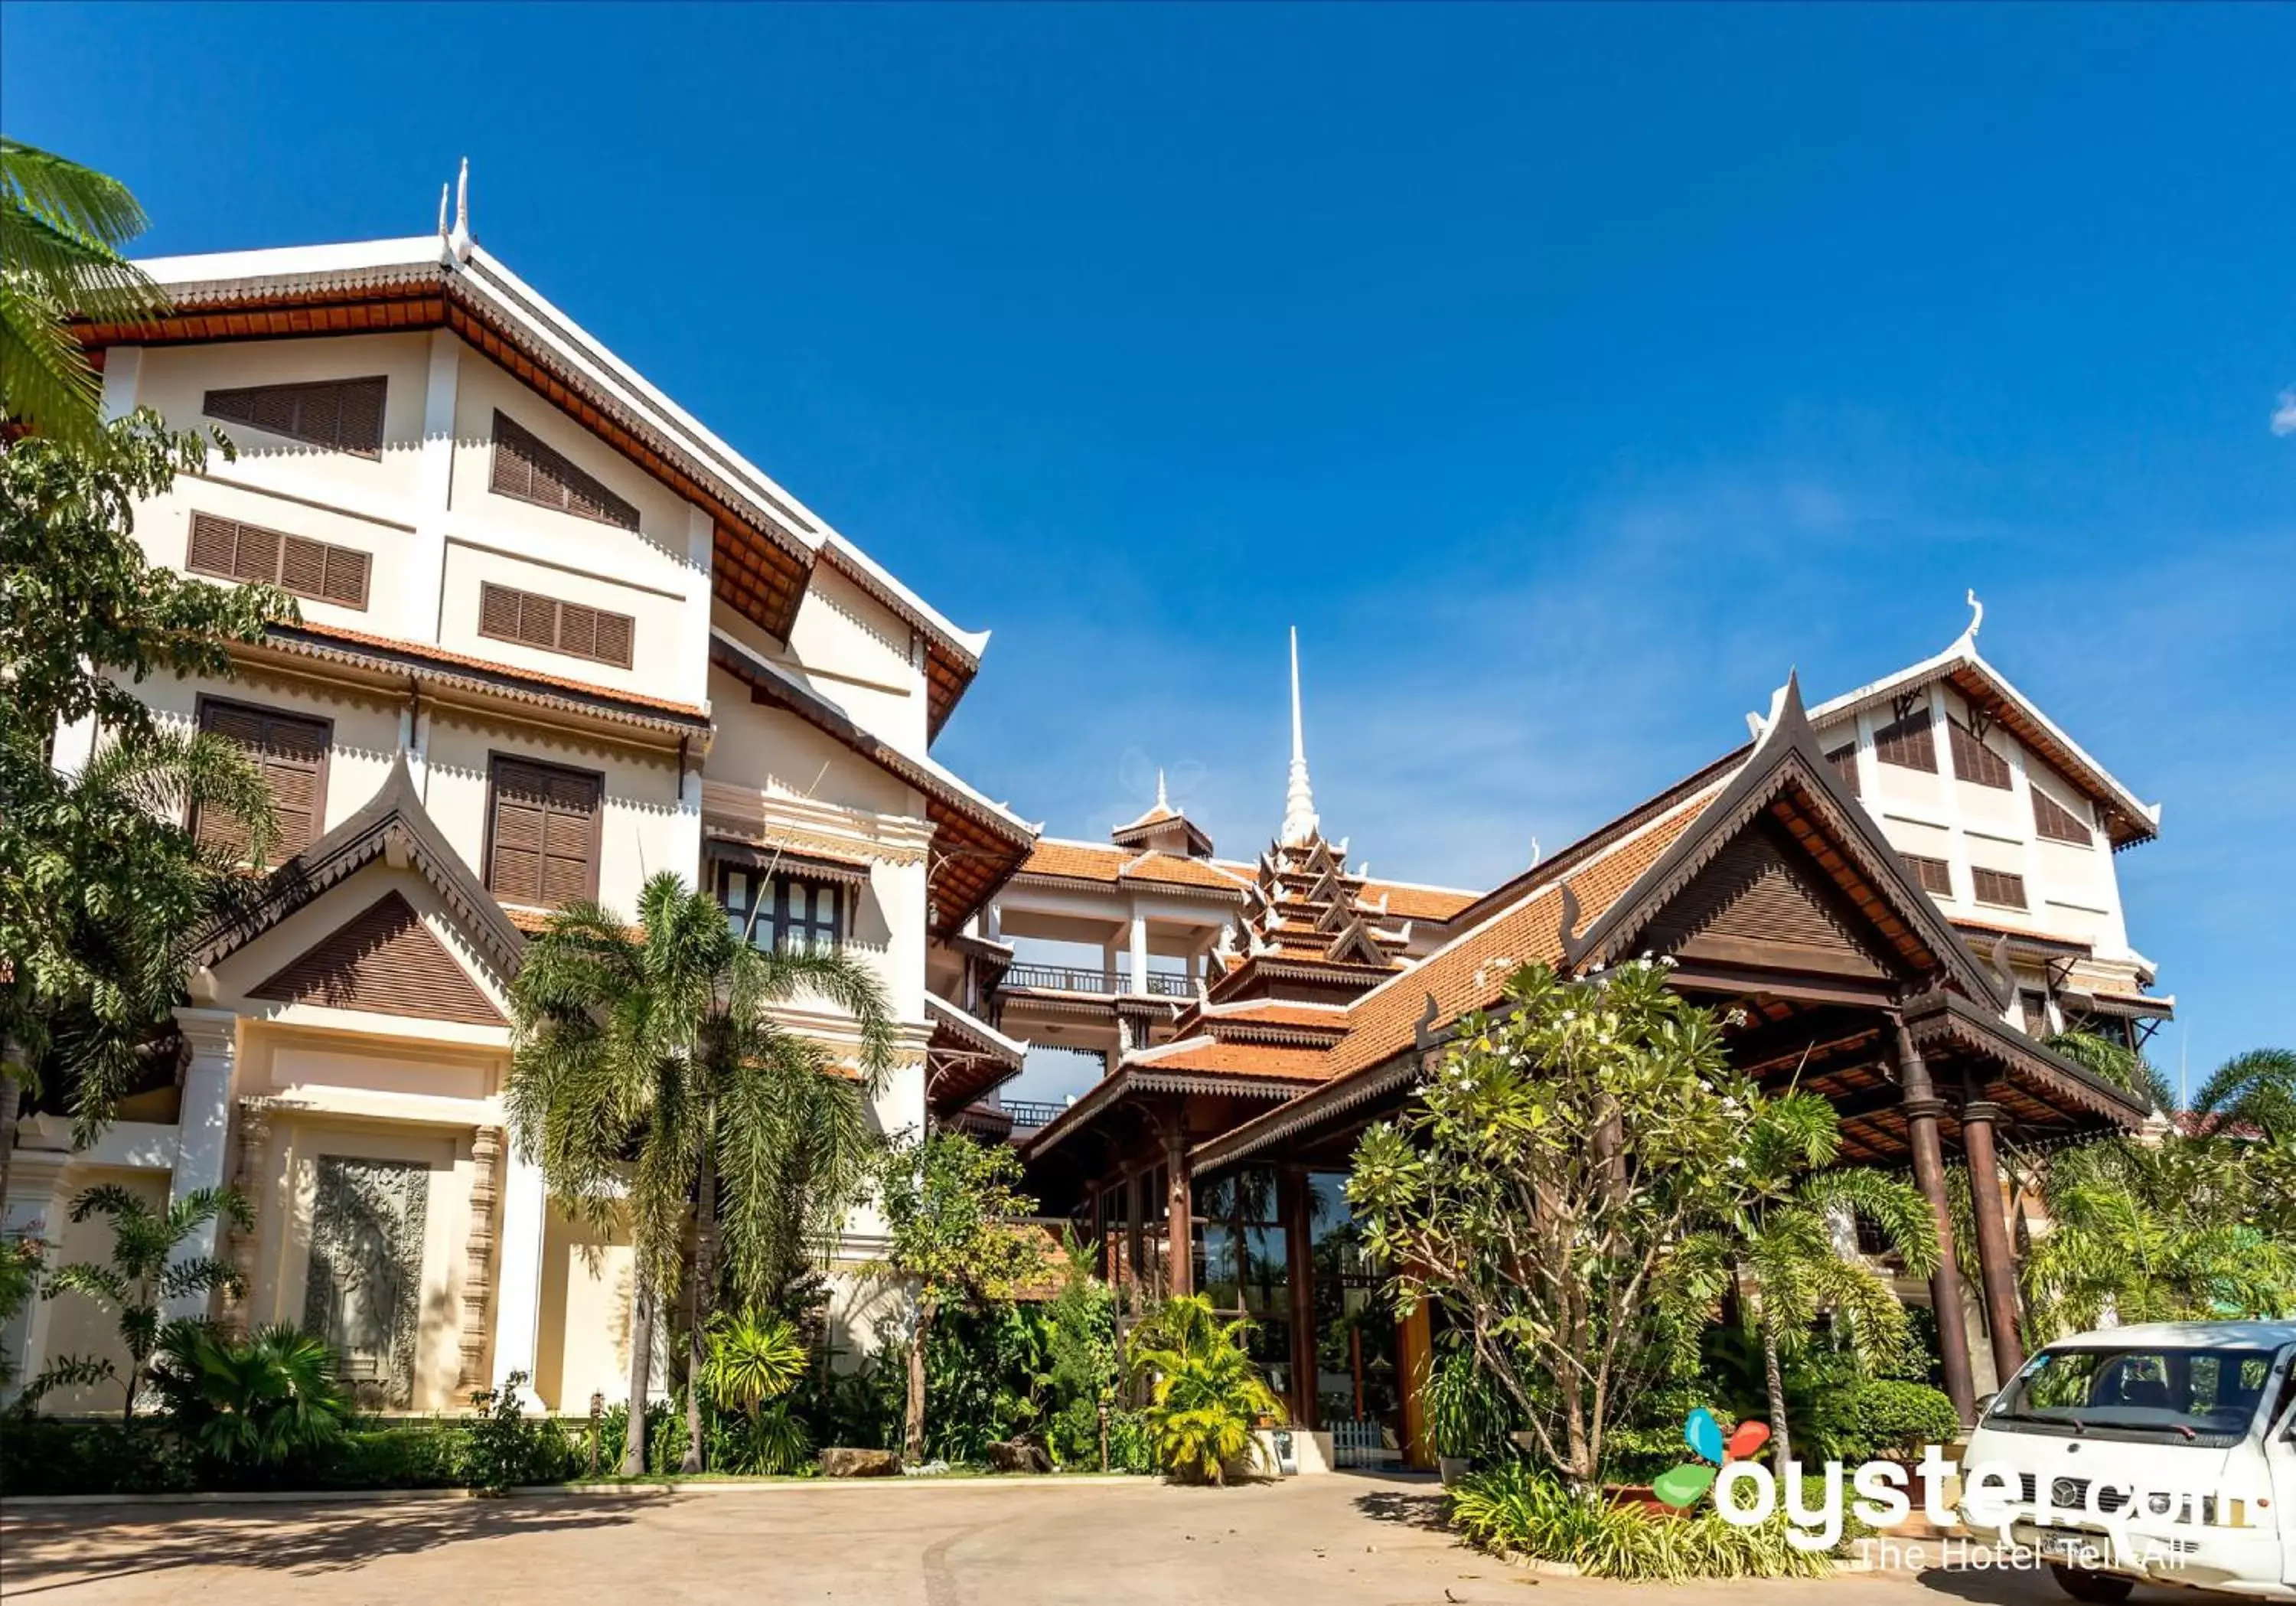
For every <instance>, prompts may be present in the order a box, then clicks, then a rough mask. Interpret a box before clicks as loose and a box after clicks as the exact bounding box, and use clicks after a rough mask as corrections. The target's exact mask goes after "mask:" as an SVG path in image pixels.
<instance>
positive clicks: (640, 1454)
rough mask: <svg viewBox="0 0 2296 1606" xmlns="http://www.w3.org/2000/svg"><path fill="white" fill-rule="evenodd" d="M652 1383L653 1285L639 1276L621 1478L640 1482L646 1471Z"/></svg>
mask: <svg viewBox="0 0 2296 1606" xmlns="http://www.w3.org/2000/svg"><path fill="white" fill-rule="evenodd" d="M652 1381H653V1283H652V1280H651V1279H649V1278H648V1277H647V1276H646V1275H645V1273H644V1272H639V1273H638V1278H637V1291H636V1293H635V1295H634V1296H633V1297H632V1298H631V1301H630V1422H629V1429H628V1430H627V1432H625V1433H624V1434H623V1436H622V1476H623V1477H625V1478H643V1477H644V1476H645V1470H646V1391H647V1388H648V1387H649V1386H650V1385H651V1384H652Z"/></svg>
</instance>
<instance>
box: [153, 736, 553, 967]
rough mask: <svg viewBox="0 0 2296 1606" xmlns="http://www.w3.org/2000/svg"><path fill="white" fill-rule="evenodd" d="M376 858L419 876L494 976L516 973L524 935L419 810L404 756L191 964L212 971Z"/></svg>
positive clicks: (277, 874)
mask: <svg viewBox="0 0 2296 1606" xmlns="http://www.w3.org/2000/svg"><path fill="white" fill-rule="evenodd" d="M378 859H381V860H383V861H386V862H387V863H389V865H390V866H391V867H392V868H393V869H412V870H414V872H415V873H417V874H418V875H420V876H422V878H423V879H424V880H426V881H428V882H429V883H430V885H431V886H432V887H433V888H435V889H436V890H437V892H438V894H439V898H440V899H441V900H442V901H443V902H445V903H446V905H447V908H448V909H450V910H453V911H454V913H455V918H457V919H458V920H460V921H461V922H462V925H463V929H464V930H465V931H466V932H467V933H468V934H469V935H470V936H471V940H472V941H473V942H474V943H477V944H478V945H479V946H480V948H482V949H483V950H484V951H485V952H486V954H487V957H488V959H489V960H490V961H491V962H492V963H493V964H494V966H495V967H496V970H497V972H498V973H499V974H500V975H502V976H504V977H508V976H515V975H516V974H517V973H518V967H519V963H520V961H521V959H523V958H524V956H525V953H526V938H525V936H524V935H522V934H521V932H520V931H519V929H518V927H516V926H514V925H512V923H511V919H510V917H509V916H508V915H506V914H504V912H503V908H502V905H501V904H499V903H497V902H495V899H494V894H491V893H489V892H488V891H487V889H486V887H485V885H483V884H482V883H480V880H479V877H478V876H477V875H476V874H475V873H474V872H473V871H472V870H471V867H470V866H469V865H467V864H464V863H463V860H462V856H461V855H460V854H458V853H456V852H455V850H454V847H453V846H452V844H449V843H448V842H447V838H446V836H444V835H443V834H442V833H441V832H440V831H439V827H438V824H437V822H436V821H434V820H433V819H431V818H430V813H429V812H428V811H426V810H425V809H424V808H423V807H422V797H421V795H419V794H418V793H417V792H416V791H415V788H414V776H413V774H412V773H411V772H409V770H407V767H406V753H405V751H404V750H401V752H400V753H399V754H398V757H397V759H395V760H394V761H393V762H392V763H391V766H390V773H389V775H388V776H386V777H385V778H384V779H383V783H382V786H381V788H380V789H379V790H378V791H377V792H376V793H375V795H373V797H372V798H370V799H368V800H367V802H366V804H365V806H364V807H363V808H361V809H360V810H359V811H358V812H357V813H356V814H353V815H352V816H351V817H350V818H349V819H346V820H344V821H343V822H342V823H341V824H340V825H339V826H337V827H336V828H334V829H333V830H332V831H329V832H328V833H327V834H326V835H325V836H322V837H320V838H319V840H318V841H316V842H315V843H313V844H311V845H310V846H308V847H307V848H305V849H304V850H303V851H302V852H299V853H298V854H296V855H295V856H294V857H293V858H292V859H290V860H289V861H287V862H286V863H284V864H283V865H281V866H280V867H279V868H278V869H276V870H274V871H273V872H272V873H271V875H270V876H269V877H267V878H266V880H265V882H264V884H263V887H262V890H261V892H260V893H259V894H258V895H257V897H256V898H255V900H254V901H253V902H250V904H249V905H247V906H246V907H245V908H243V909H242V910H239V911H238V912H237V913H236V914H235V915H234V916H233V917H232V918H230V919H229V920H227V921H225V923H223V924H222V925H220V926H218V927H217V928H216V929H214V930H213V931H211V932H209V934H208V935H207V937H206V938H205V939H204V940H203V941H202V942H201V944H200V946H199V949H198V951H197V952H196V955H195V957H194V960H193V963H194V965H195V966H197V967H200V968H213V967H215V966H216V965H217V964H219V963H221V962H222V961H223V960H224V959H228V958H229V957H230V956H231V955H233V954H234V953H236V952H238V951H240V950H241V949H242V948H244V947H246V946H247V945H248V944H249V943H251V942H253V941H254V940H255V939H256V938H257V937H259V936H261V935H263V934H264V933H265V932H266V931H269V930H271V929H272V928H273V927H276V926H278V925H279V924H280V923H281V922H283V921H284V920H285V919H286V918H288V917H289V916H291V915H292V914H294V913H295V912H296V911H297V910H300V909H302V908H304V907H306V906H307V905H308V904H309V903H311V902H313V901H314V900H316V899H317V898H318V897H320V896H321V895H322V894H324V893H325V892H326V891H327V890H328V889H329V888H331V887H332V886H335V885H338V884H340V883H341V882H342V881H344V880H346V879H348V877H351V876H353V875H355V874H357V872H358V871H359V870H361V869H365V868H366V866H368V865H369V864H372V863H373V862H374V861H376V860H378Z"/></svg>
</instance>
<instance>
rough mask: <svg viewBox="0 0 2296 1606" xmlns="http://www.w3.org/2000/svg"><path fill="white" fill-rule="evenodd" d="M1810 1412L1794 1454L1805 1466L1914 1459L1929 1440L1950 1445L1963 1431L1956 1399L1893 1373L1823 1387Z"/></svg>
mask: <svg viewBox="0 0 2296 1606" xmlns="http://www.w3.org/2000/svg"><path fill="white" fill-rule="evenodd" d="M1960 1437H1961V1417H1960V1415H1959V1414H1958V1413H1957V1412H1956V1411H1955V1410H1954V1408H1953V1402H1952V1401H1951V1400H1949V1399H1948V1398H1947V1397H1946V1396H1944V1395H1943V1394H1941V1393H1939V1391H1938V1390H1937V1389H1934V1388H1931V1387H1930V1386H1929V1385H1928V1384H1926V1383H1904V1382H1898V1381H1895V1380H1891V1379H1888V1378H1862V1379H1859V1380H1857V1381H1855V1382H1852V1383H1849V1384H1848V1385H1846V1386H1844V1387H1841V1388H1828V1389H1825V1390H1822V1391H1820V1392H1819V1393H1818V1395H1817V1396H1816V1398H1815V1399H1813V1400H1812V1402H1811V1404H1810V1406H1809V1410H1808V1426H1807V1428H1805V1429H1803V1430H1802V1437H1801V1438H1800V1439H1797V1440H1796V1441H1795V1443H1794V1454H1795V1456H1796V1458H1797V1459H1799V1460H1800V1462H1802V1463H1803V1464H1804V1465H1805V1466H1814V1465H1816V1464H1817V1463H1818V1462H1826V1461H1839V1462H1842V1463H1843V1464H1844V1465H1847V1466H1852V1467H1854V1466H1856V1465H1857V1463H1858V1462H1862V1461H1911V1460H1913V1459H1914V1458H1915V1457H1916V1456H1918V1455H1920V1454H1921V1453H1922V1447H1923V1445H1950V1444H1952V1443H1954V1442H1955V1441H1956V1440H1957V1439H1959V1438H1960ZM1805 1440H1806V1441H1807V1442H1806V1443H1805V1442H1804V1441H1805Z"/></svg>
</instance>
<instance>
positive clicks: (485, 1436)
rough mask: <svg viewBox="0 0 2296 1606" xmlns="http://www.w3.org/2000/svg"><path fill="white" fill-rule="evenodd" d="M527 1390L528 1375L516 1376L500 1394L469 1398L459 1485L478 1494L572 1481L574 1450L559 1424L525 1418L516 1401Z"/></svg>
mask: <svg viewBox="0 0 2296 1606" xmlns="http://www.w3.org/2000/svg"><path fill="white" fill-rule="evenodd" d="M525 1385H526V1373H524V1372H522V1371H514V1372H512V1373H511V1374H510V1376H509V1377H507V1378H505V1379H504V1380H503V1386H502V1387H501V1388H482V1389H480V1390H478V1391H477V1392H475V1393H473V1394H472V1395H471V1407H472V1408H473V1410H474V1411H475V1412H476V1414H475V1415H474V1416H473V1417H472V1418H471V1424H470V1429H469V1434H470V1437H469V1438H468V1439H467V1440H466V1441H465V1443H464V1445H463V1481H464V1482H465V1483H467V1484H468V1485H469V1486H470V1487H471V1488H474V1489H477V1490H479V1491H480V1493H482V1494H488V1495H500V1494H502V1493H504V1491H506V1490H509V1489H512V1488H516V1487H519V1486H521V1485H523V1484H537V1483H557V1482H559V1481H561V1480H562V1479H564V1478H570V1477H571V1476H572V1475H573V1472H574V1461H575V1456H574V1447H573V1446H572V1445H570V1444H569V1443H568V1442H567V1439H566V1435H565V1434H564V1433H563V1432H562V1431H560V1429H559V1427H558V1424H557V1423H555V1422H553V1421H550V1420H549V1419H547V1418H545V1417H538V1416H529V1415H527V1414H526V1412H525V1410H524V1408H523V1407H522V1406H521V1404H520V1401H519V1394H520V1392H521V1389H523V1388H524V1387H525Z"/></svg>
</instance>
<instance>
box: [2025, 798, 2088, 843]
mask: <svg viewBox="0 0 2296 1606" xmlns="http://www.w3.org/2000/svg"><path fill="white" fill-rule="evenodd" d="M2032 793H2033V828H2034V829H2035V830H2037V831H2038V832H2040V834H2041V835H2042V836H2046V838H2048V839H2049V840H2050V841H2051V842H2070V843H2071V844H2074V845H2076V846H2079V847H2089V846H2091V845H2093V844H2095V837H2093V836H2090V835H2089V828H2088V825H2087V822H2086V821H2084V820H2083V819H2081V817H2080V816H2079V815H2078V814H2076V813H2074V812H2073V811H2071V809H2068V808H2066V807H2065V806H2064V805H2063V804H2062V803H2059V802H2058V801H2057V800H2056V799H2055V798H2054V797H2051V796H2050V795H2048V794H2047V793H2046V792H2044V791H2042V790H2041V789H2040V787H2033V788H2032Z"/></svg>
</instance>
